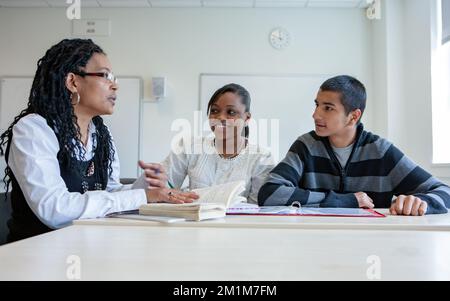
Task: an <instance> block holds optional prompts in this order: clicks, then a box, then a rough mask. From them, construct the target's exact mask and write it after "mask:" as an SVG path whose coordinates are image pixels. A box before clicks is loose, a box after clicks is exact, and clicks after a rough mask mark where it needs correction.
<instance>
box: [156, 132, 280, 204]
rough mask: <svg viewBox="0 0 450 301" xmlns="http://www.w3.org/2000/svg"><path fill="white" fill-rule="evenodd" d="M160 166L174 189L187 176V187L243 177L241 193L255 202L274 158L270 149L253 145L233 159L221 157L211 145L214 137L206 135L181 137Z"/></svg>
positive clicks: (199, 186) (194, 187)
mask: <svg viewBox="0 0 450 301" xmlns="http://www.w3.org/2000/svg"><path fill="white" fill-rule="evenodd" d="M162 165H163V166H164V167H165V169H166V171H167V176H168V178H169V181H170V182H171V183H172V184H173V185H174V186H175V187H176V188H180V187H181V186H182V185H183V182H184V180H185V178H186V176H188V178H189V188H190V189H196V188H203V187H208V186H212V185H217V184H223V183H227V182H232V181H239V180H244V181H245V182H246V189H245V191H244V192H243V193H242V194H241V195H242V196H243V197H245V198H247V201H248V202H249V203H257V199H258V191H259V188H260V187H261V185H262V184H263V182H264V179H265V177H266V175H267V174H268V173H269V171H270V170H271V169H272V168H273V166H274V161H273V157H272V155H271V153H270V151H269V150H267V149H263V148H261V147H258V146H256V145H252V144H250V145H248V146H247V147H246V148H245V149H243V150H242V151H241V152H240V153H239V155H237V156H236V157H234V158H231V159H225V158H222V157H221V156H220V155H219V154H218V152H217V150H216V147H215V146H214V136H208V137H205V138H194V139H192V140H191V141H189V143H185V142H184V140H183V139H181V140H180V141H179V142H178V144H177V147H176V149H173V150H172V151H171V152H170V154H169V155H168V156H167V158H166V159H165V160H164V161H163V162H162Z"/></svg>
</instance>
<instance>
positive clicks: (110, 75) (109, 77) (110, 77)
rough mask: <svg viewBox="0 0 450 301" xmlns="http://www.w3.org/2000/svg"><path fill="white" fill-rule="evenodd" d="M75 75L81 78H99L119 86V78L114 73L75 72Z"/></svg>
mask: <svg viewBox="0 0 450 301" xmlns="http://www.w3.org/2000/svg"><path fill="white" fill-rule="evenodd" d="M73 73H75V74H77V75H80V76H99V77H103V78H104V79H107V80H109V81H110V82H112V83H114V84H117V81H118V80H117V77H116V76H115V75H114V73H112V72H84V71H74V72H73Z"/></svg>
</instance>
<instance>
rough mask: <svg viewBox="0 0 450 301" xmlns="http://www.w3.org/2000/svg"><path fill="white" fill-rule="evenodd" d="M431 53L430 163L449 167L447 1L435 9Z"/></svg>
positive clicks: (449, 5)
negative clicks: (431, 115) (431, 118)
mask: <svg viewBox="0 0 450 301" xmlns="http://www.w3.org/2000/svg"><path fill="white" fill-rule="evenodd" d="M436 12H437V16H438V17H437V22H436V25H437V31H436V44H435V45H434V46H435V49H434V51H433V70H432V72H433V73H432V76H433V163H434V164H450V0H440V1H439V5H438V7H437V10H436Z"/></svg>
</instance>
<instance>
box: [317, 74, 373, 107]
mask: <svg viewBox="0 0 450 301" xmlns="http://www.w3.org/2000/svg"><path fill="white" fill-rule="evenodd" d="M320 90H321V91H332V92H338V93H340V94H341V102H342V105H343V106H344V109H345V114H347V115H348V114H349V113H350V112H351V111H354V110H356V109H360V110H361V115H362V113H364V110H365V108H366V98H367V96H366V88H365V87H364V85H363V84H362V83H361V82H360V81H359V80H357V79H356V78H354V77H351V76H349V75H339V76H335V77H332V78H330V79H327V80H326V81H325V82H324V83H323V84H322V85H321V86H320Z"/></svg>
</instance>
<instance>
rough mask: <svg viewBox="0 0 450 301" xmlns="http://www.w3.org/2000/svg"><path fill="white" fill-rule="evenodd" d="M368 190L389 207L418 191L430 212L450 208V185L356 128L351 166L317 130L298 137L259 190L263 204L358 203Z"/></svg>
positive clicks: (382, 205) (377, 204)
mask: <svg viewBox="0 0 450 301" xmlns="http://www.w3.org/2000/svg"><path fill="white" fill-rule="evenodd" d="M359 191H363V192H365V193H367V194H368V195H369V196H370V197H371V198H372V200H373V202H374V205H375V208H388V207H390V205H391V202H392V199H393V196H394V195H400V194H404V195H415V196H417V197H419V198H421V199H422V200H423V201H426V202H427V203H428V209H427V214H435V213H447V212H448V210H447V208H449V207H450V187H448V186H447V185H445V184H443V183H442V182H440V181H439V180H438V179H436V178H434V177H433V176H431V175H430V174H429V173H428V172H426V171H425V170H423V169H422V168H421V167H420V166H418V165H416V164H415V163H414V162H413V161H411V160H410V159H409V158H408V157H406V156H405V155H404V154H403V153H402V152H401V151H400V150H399V149H398V148H396V147H395V146H394V145H393V144H392V143H390V142H389V141H387V140H385V139H383V138H380V137H379V136H377V135H374V134H372V133H370V132H367V131H365V130H364V127H363V125H362V124H360V125H359V126H358V128H357V136H356V140H355V143H354V146H353V150H352V153H351V155H350V157H349V159H348V161H347V164H346V166H344V167H341V165H340V163H339V161H338V160H337V158H336V156H335V154H334V152H333V150H332V148H331V145H330V143H329V141H328V138H326V137H325V138H323V137H319V136H317V135H316V133H315V132H314V131H311V132H310V133H307V134H305V135H303V136H301V137H299V138H298V139H297V140H296V141H295V142H294V144H293V145H292V146H291V148H290V149H289V152H288V153H287V155H286V157H285V158H284V159H283V160H282V161H281V162H280V163H279V164H278V165H277V166H276V167H275V168H274V169H273V170H272V171H271V172H270V173H269V175H268V176H267V179H266V181H265V183H264V185H263V186H262V187H261V189H260V191H259V193H258V203H259V205H260V206H263V205H264V206H275V205H290V204H292V202H294V201H298V202H300V203H301V204H302V206H303V205H305V206H319V207H355V208H356V207H358V202H357V200H356V197H355V196H354V193H355V192H359Z"/></svg>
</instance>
